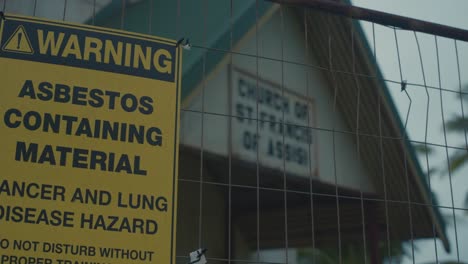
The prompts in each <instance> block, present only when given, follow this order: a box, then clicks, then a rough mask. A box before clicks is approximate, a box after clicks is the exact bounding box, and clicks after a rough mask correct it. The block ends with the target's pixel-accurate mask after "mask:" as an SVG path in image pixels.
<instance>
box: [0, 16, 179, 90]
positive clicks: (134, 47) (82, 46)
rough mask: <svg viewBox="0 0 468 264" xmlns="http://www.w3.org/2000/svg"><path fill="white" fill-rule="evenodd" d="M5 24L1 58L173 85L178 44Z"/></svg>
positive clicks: (12, 22) (55, 26) (38, 25)
mask: <svg viewBox="0 0 468 264" xmlns="http://www.w3.org/2000/svg"><path fill="white" fill-rule="evenodd" d="M2 23H3V24H2V33H1V39H0V57H4V58H12V59H20V60H28V61H37V62H44V63H51V64H58V65H65V66H72V67H80V68H85V69H92V70H100V71H107V72H114V73H121V74H127V75H132V76H140V77H145V78H151V79H157V80H162V81H168V82H174V77H175V70H176V69H175V64H176V46H175V44H172V43H169V42H165V41H158V40H153V39H151V38H148V39H144V37H141V38H134V37H132V38H130V37H126V36H124V35H119V33H115V32H113V31H106V30H105V29H102V30H101V29H94V28H93V29H89V30H87V29H80V28H74V27H70V26H62V25H60V24H59V23H57V24H55V23H41V22H36V21H29V20H24V19H21V20H16V19H15V18H14V17H9V19H7V20H5V21H3V22H2Z"/></svg>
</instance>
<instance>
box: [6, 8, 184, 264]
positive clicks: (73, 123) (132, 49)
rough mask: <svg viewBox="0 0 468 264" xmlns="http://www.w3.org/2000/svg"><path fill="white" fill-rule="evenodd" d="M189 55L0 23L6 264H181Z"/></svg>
mask: <svg viewBox="0 0 468 264" xmlns="http://www.w3.org/2000/svg"><path fill="white" fill-rule="evenodd" d="M181 52H182V49H181V48H180V47H178V46H176V41H174V40H169V39H164V38H160V37H156V36H149V35H143V34H136V33H131V32H125V31H120V30H112V29H105V28H99V27H93V26H88V25H78V24H71V23H64V22H54V21H49V20H42V19H38V18H29V17H23V16H16V15H9V16H8V19H7V20H0V72H1V79H2V89H0V115H1V117H2V118H1V120H0V166H1V170H0V263H1V264H3V263H10V264H13V263H17V264H19V263H28V264H32V263H35V264H39V263H42V264H72V263H73V264H76V263H80V264H81V263H112V264H132V263H135V264H136V263H144V264H175V263H176V254H175V252H176V240H175V238H176V223H177V183H178V179H177V169H178V149H179V143H178V139H179V136H178V135H179V134H178V133H179V127H180V126H179V112H180V108H179V105H180V101H179V98H180V95H181V93H180V84H181V82H180V76H181V69H182V67H181V59H182V58H181V56H182V54H181Z"/></svg>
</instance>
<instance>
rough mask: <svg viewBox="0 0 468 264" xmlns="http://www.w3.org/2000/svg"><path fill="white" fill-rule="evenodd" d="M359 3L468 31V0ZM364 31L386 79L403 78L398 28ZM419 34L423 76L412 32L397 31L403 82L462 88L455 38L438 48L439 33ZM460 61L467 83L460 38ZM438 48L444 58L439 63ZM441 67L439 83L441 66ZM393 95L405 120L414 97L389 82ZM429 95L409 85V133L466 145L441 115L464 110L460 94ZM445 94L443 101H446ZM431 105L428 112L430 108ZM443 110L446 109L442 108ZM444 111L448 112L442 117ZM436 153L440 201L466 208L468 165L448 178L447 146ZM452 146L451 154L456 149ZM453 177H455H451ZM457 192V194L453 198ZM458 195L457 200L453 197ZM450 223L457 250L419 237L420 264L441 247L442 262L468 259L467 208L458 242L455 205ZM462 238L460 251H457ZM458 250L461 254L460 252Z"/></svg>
mask: <svg viewBox="0 0 468 264" xmlns="http://www.w3.org/2000/svg"><path fill="white" fill-rule="evenodd" d="M353 4H354V5H356V6H361V7H366V8H370V9H375V10H379V11H383V12H388V13H393V14H398V15H403V16H409V17H412V18H416V19H421V20H426V21H431V22H435V23H439V24H444V25H448V26H453V27H458V28H462V29H465V30H468V15H467V11H468V1H466V0H449V1H442V0H411V1H408V0H391V1H389V0H353ZM363 27H364V30H365V32H366V35H367V37H368V39H369V40H370V41H369V42H370V43H371V47H372V48H374V47H373V45H372V42H373V39H374V38H375V42H376V45H375V48H376V53H377V59H378V63H379V65H380V68H381V70H382V72H383V74H384V77H385V79H387V80H393V81H400V80H401V77H400V67H399V63H398V53H397V48H396V47H397V46H396V42H395V36H394V31H393V29H391V28H388V27H383V26H375V34H373V32H372V24H371V23H366V22H364V23H363ZM417 38H418V41H419V44H420V50H421V54H422V55H421V57H422V60H423V63H422V65H423V67H424V73H425V75H424V77H425V79H424V78H423V74H422V69H421V63H420V57H419V53H418V48H417V44H416V38H415V36H414V33H413V32H408V31H402V30H397V39H398V48H399V53H400V59H401V65H402V66H401V69H402V75H403V80H406V81H408V83H415V84H424V80H425V82H426V84H427V86H433V87H442V88H443V89H448V90H452V91H455V92H456V91H458V90H459V75H458V66H457V57H456V53H455V42H454V41H453V40H450V39H446V38H437V45H438V48H437V49H436V44H435V38H434V36H431V35H427V34H423V33H418V34H417ZM456 44H457V48H458V60H459V63H460V72H461V74H460V78H461V80H462V84H465V85H466V84H468V43H466V42H461V41H457V43H456ZM437 52H438V53H439V62H437ZM438 69H440V76H441V77H440V84H439V77H438V76H439V74H438V73H439V70H438ZM387 85H388V86H389V88H390V91H391V94H392V96H393V99H394V101H395V104H396V105H397V108H398V110H399V111H400V116H401V118H402V119H403V121H405V120H406V113H407V111H408V109H409V100H408V98H407V97H406V95H405V94H404V93H401V92H400V86H399V85H398V84H392V83H391V82H388V83H387ZM428 91H429V99H428V97H427V96H426V90H425V88H424V87H423V86H422V87H421V86H419V87H418V86H408V93H409V95H410V96H411V99H412V102H413V104H412V106H411V109H410V111H409V113H410V114H409V118H408V127H407V128H408V133H409V135H410V138H411V139H412V140H415V141H422V142H424V140H425V133H426V131H427V138H428V139H427V141H428V142H430V143H434V144H440V145H442V146H445V145H448V146H457V147H458V146H463V145H464V142H465V141H464V135H463V134H454V133H448V134H447V144H446V143H445V137H444V133H443V125H442V124H443V122H442V117H444V118H445V120H447V119H450V117H452V116H453V115H455V114H457V113H458V114H461V109H462V108H461V104H460V99H459V98H457V97H456V93H454V92H450V91H444V92H442V95H441V94H440V91H439V90H438V89H428ZM441 98H442V105H441V100H440V99H441ZM428 104H429V113H428V114H427V112H426V107H427V105H428ZM463 107H464V111H465V113H468V104H467V102H465V103H464V105H463ZM442 109H443V111H442ZM442 113H443V115H442ZM427 115H428V116H429V123H428V129H427V130H426V116H427ZM435 150H436V151H435V153H434V154H433V155H431V157H430V158H429V167H435V168H438V169H439V172H438V173H436V174H433V175H432V176H431V187H432V189H433V191H434V192H435V194H436V196H437V197H438V200H439V204H441V205H442V206H447V207H453V206H454V207H456V208H462V207H463V208H464V207H465V205H464V199H465V195H466V193H467V192H468V166H464V168H463V169H462V170H461V171H459V172H458V173H456V174H454V175H451V176H452V177H451V178H449V177H448V176H447V174H448V172H447V156H446V150H445V147H435ZM453 151H454V150H453V149H449V154H450V153H453ZM420 163H421V165H422V167H423V169H424V170H427V164H426V160H425V156H422V157H420ZM450 179H451V181H450ZM452 193H453V196H452ZM452 197H453V200H452ZM440 211H441V213H442V214H443V215H444V216H445V221H446V223H447V230H446V231H447V235H448V236H449V238H450V244H451V248H452V252H451V254H447V253H445V252H444V250H443V248H442V245H441V244H440V243H437V247H436V246H435V245H434V240H433V239H428V240H423V241H418V242H417V243H416V247H417V248H418V250H417V251H416V253H415V261H414V262H415V263H429V262H433V263H435V262H436V251H437V260H438V261H447V260H455V261H457V259H458V258H460V261H464V262H468V252H467V249H468V214H467V213H465V212H463V211H462V210H455V214H456V218H455V219H456V224H457V234H458V239H457V240H458V241H457V240H456V239H455V231H454V219H453V217H451V215H452V214H453V210H452V209H450V208H446V209H441V210H440ZM457 242H458V250H457ZM457 253H458V254H457ZM404 263H413V259H412V258H411V257H407V258H405V259H404Z"/></svg>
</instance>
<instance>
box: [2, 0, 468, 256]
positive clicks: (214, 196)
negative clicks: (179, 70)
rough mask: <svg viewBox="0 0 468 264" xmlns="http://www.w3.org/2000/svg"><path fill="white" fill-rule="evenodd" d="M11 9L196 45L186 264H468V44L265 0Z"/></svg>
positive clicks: (186, 179)
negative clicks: (197, 258)
mask: <svg viewBox="0 0 468 264" xmlns="http://www.w3.org/2000/svg"><path fill="white" fill-rule="evenodd" d="M0 3H1V5H0V6H3V11H4V12H5V13H6V14H7V15H8V14H10V13H11V14H22V15H28V16H38V17H45V18H49V19H55V20H64V21H71V22H76V23H86V24H92V25H96V26H103V27H110V28H116V29H122V30H127V31H134V32H139V33H144V34H154V35H158V36H162V37H167V38H171V39H180V38H182V37H183V38H189V39H190V42H191V43H192V48H191V50H185V51H184V64H183V77H182V80H183V81H182V96H183V98H182V109H181V136H180V141H181V146H180V161H179V166H180V168H179V181H178V185H179V194H178V196H179V197H178V225H177V263H188V262H189V257H188V254H189V252H191V251H193V250H195V249H198V248H207V249H208V252H207V254H206V255H207V259H208V263H270V264H273V263H275V264H280V263H290V264H295V263H297V264H302V263H464V262H468V254H467V251H466V249H467V248H468V240H467V238H468V222H467V220H466V219H467V218H466V216H467V213H468V202H467V201H468V200H467V197H468V196H466V193H467V192H468V187H467V186H468V184H467V183H468V180H467V178H466V166H465V167H464V164H465V163H466V160H468V140H467V129H468V121H467V118H466V117H465V112H464V108H465V107H466V104H467V102H468V100H467V98H468V97H467V93H468V90H467V87H468V86H467V84H468V74H467V71H468V60H467V58H468V45H467V43H466V42H463V41H457V40H453V39H447V38H442V37H439V36H436V35H429V34H423V33H418V32H411V31H405V30H401V29H399V28H394V27H390V26H382V25H377V24H374V23H371V22H364V21H357V20H353V19H349V18H345V17H339V16H335V15H332V14H329V13H325V12H320V11H316V10H312V9H307V8H301V7H292V6H288V5H279V4H273V3H270V2H264V1H261V0H216V1H212V0H197V1H194V0H190V1H188V0H177V1H159V0H119V1H116V0H68V1H67V0H65V1H58V0H57V1H54V0H29V1H27V0H3V1H0ZM461 5H462V4H461ZM446 15H447V16H450V14H446ZM463 19H465V18H463ZM465 25H466V23H465ZM464 174H465V175H464ZM450 261H451V262H450Z"/></svg>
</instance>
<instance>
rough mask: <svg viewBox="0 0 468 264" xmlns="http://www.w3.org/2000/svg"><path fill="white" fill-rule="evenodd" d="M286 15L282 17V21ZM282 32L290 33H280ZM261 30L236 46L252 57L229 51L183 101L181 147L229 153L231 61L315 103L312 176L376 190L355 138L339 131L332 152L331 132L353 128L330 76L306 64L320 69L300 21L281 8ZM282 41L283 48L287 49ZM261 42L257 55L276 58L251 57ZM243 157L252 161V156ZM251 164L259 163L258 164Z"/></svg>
mask: <svg viewBox="0 0 468 264" xmlns="http://www.w3.org/2000/svg"><path fill="white" fill-rule="evenodd" d="M281 12H282V13H283V18H281ZM267 16H268V14H267ZM282 21H283V25H282ZM282 28H284V29H287V31H286V30H281V29H282ZM258 30H259V32H258V41H257V37H256V34H255V28H253V32H251V33H252V34H249V33H248V34H247V36H246V37H244V39H242V40H241V41H240V43H238V44H237V46H236V47H235V48H236V51H237V52H239V53H242V54H247V55H239V54H234V55H232V57H231V56H230V55H229V54H228V53H225V55H226V58H225V60H224V61H223V62H222V63H221V64H220V65H219V66H218V67H217V68H216V69H215V70H214V71H213V72H212V73H207V74H206V76H207V79H206V81H205V82H203V83H201V84H200V85H199V87H198V88H197V89H196V90H195V91H194V93H193V94H192V96H189V98H188V100H187V101H185V102H184V103H183V106H184V107H185V109H189V110H190V111H191V112H187V111H182V117H181V129H182V130H181V143H182V144H186V145H189V146H193V147H197V148H200V147H201V145H202V144H203V149H204V150H205V151H209V152H212V153H216V154H219V155H224V156H227V155H228V126H229V118H228V116H229V115H233V114H235V113H232V112H231V113H230V111H229V103H228V102H229V101H228V98H229V88H228V86H229V85H228V84H229V74H230V71H231V69H230V67H229V64H230V62H231V61H232V65H234V67H236V68H239V69H242V70H244V71H246V72H249V73H251V74H254V75H257V73H258V76H259V78H261V79H265V80H268V81H270V82H272V83H275V84H277V85H279V86H280V87H284V88H285V89H288V90H290V91H292V92H295V93H298V94H299V95H302V96H303V97H304V99H305V100H308V101H310V102H313V104H314V108H315V110H314V112H315V116H316V120H312V123H313V125H312V126H314V127H315V128H316V129H314V136H315V140H316V141H315V142H316V143H317V144H316V146H313V147H312V152H311V157H310V158H311V159H315V158H316V159H317V162H316V164H315V162H314V161H313V160H312V161H311V164H314V165H313V166H311V167H312V168H311V169H310V171H311V172H312V174H313V173H314V170H315V168H316V169H317V171H318V175H317V176H314V177H317V179H318V180H319V181H322V182H325V183H330V184H335V182H336V183H337V184H338V185H339V186H343V187H348V188H352V189H354V190H362V191H365V192H375V188H374V186H373V185H372V183H371V181H370V180H369V175H368V172H367V171H366V170H365V168H364V166H363V164H362V163H361V162H360V161H359V160H358V157H357V154H356V145H355V144H354V141H353V136H352V135H346V134H342V133H335V139H334V140H335V144H334V145H335V148H333V133H331V130H332V129H333V128H335V129H336V130H337V131H343V130H345V131H346V130H349V129H347V128H346V126H345V123H344V121H343V116H342V115H341V114H340V113H338V112H335V111H334V109H333V89H331V88H330V87H327V86H328V84H327V83H326V82H325V79H324V74H325V73H326V72H325V71H324V70H321V69H318V68H314V67H307V66H305V65H317V62H316V61H315V60H314V58H309V59H307V58H306V55H305V54H306V52H305V48H304V46H305V41H304V33H303V32H302V25H301V24H300V23H299V21H298V19H297V18H296V17H294V14H293V13H292V12H290V11H288V10H279V9H276V11H275V12H274V13H273V15H272V16H271V18H270V19H268V20H267V21H266V22H265V24H264V25H262V26H261V27H259V29H258ZM282 32H283V34H282ZM282 42H283V43H284V48H282ZM257 44H258V46H259V49H258V55H259V56H260V57H264V58H273V60H271V59H262V58H257V57H255V56H252V55H256V54H257V48H256V46H257ZM310 52H313V51H310ZM186 56H190V55H189V54H187V55H186ZM207 56H208V58H209V56H211V54H210V53H208V54H207ZM281 58H283V59H284V61H285V62H284V63H281ZM291 62H293V63H291ZM202 101H204V104H202ZM337 111H338V110H337ZM201 112H205V114H203V124H204V129H203V141H202V140H201V134H202V129H201V123H202V114H201ZM254 116H256V113H254ZM236 123H237V121H236V118H232V123H231V125H232V128H233V130H232V133H233V144H239V142H238V141H235V139H236V136H235V134H236V133H239V132H240V131H239V130H238V129H237V128H238V127H236ZM300 125H301V124H300ZM260 136H262V135H261V134H260ZM314 148H316V149H315V151H316V152H314ZM234 154H236V153H234ZM241 154H242V153H241ZM240 158H241V159H247V160H248V159H249V158H248V157H240ZM251 161H252V162H256V160H251ZM279 162H281V160H280V161H279ZM335 162H336V164H335ZM280 165H282V164H280ZM335 165H336V166H335ZM335 167H336V180H335ZM286 171H287V172H288V174H289V173H292V174H297V175H298V176H301V177H309V174H308V173H306V174H304V173H303V171H298V170H297V169H294V168H293V166H289V165H288V163H286Z"/></svg>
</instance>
